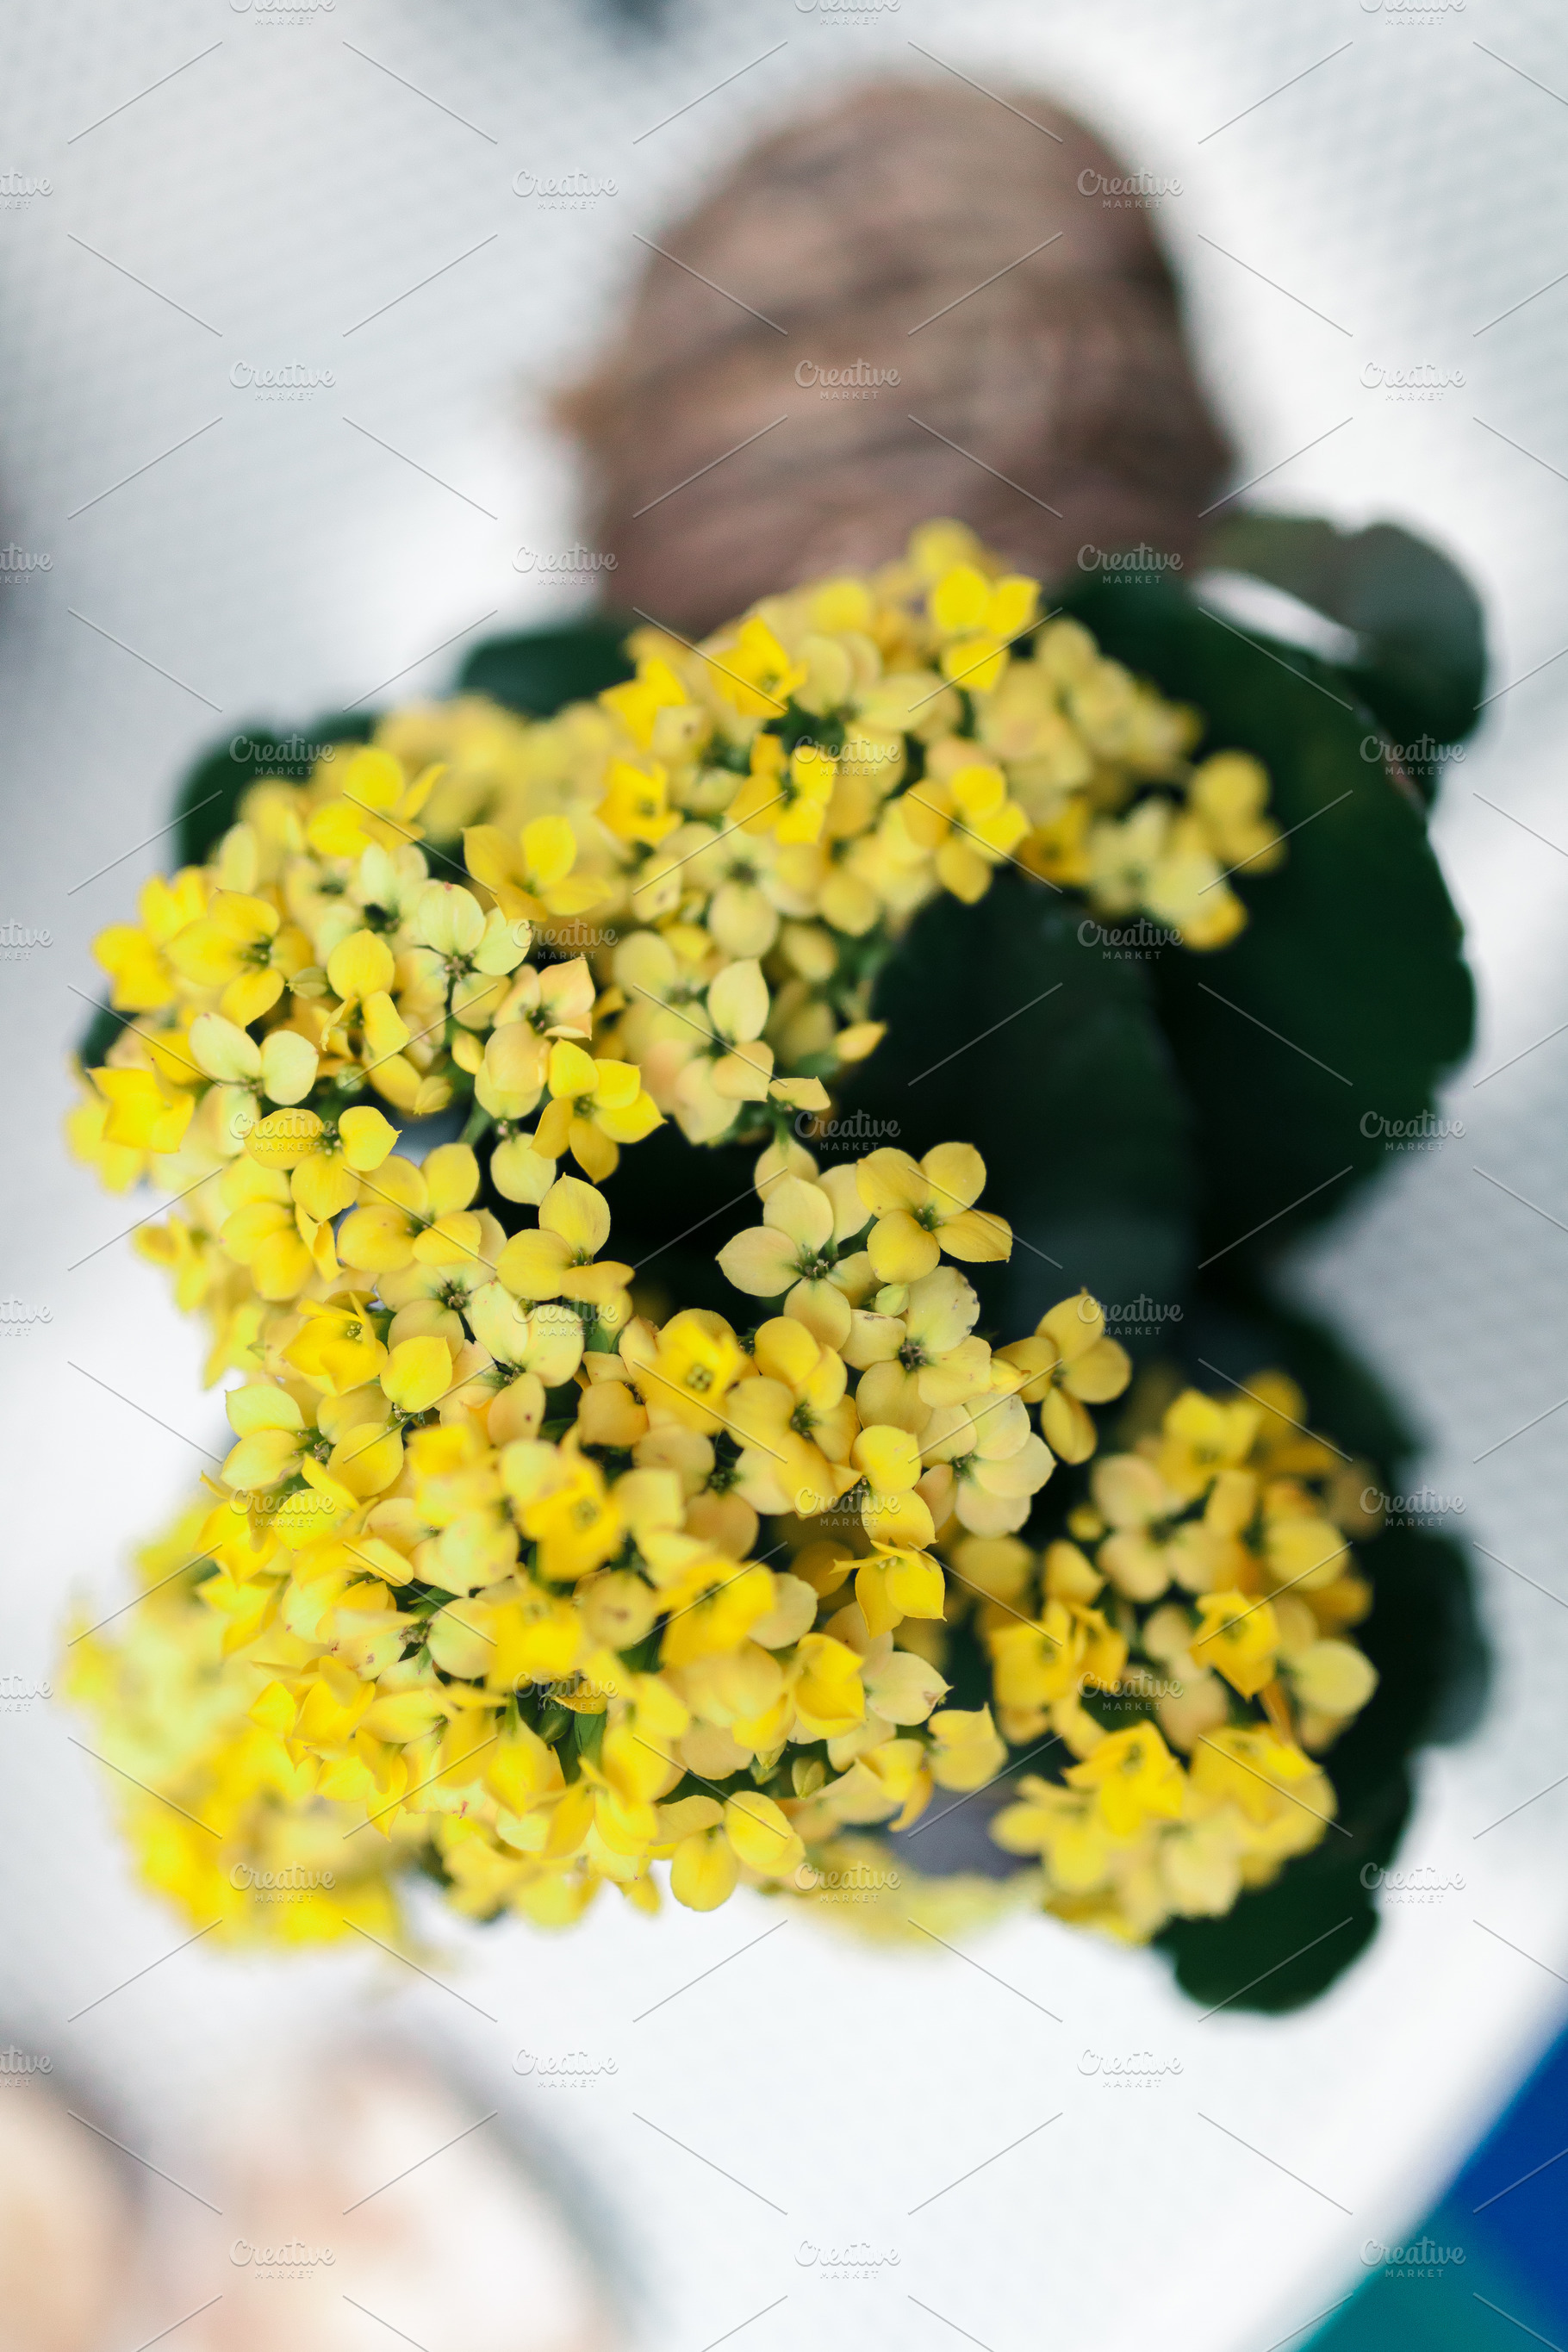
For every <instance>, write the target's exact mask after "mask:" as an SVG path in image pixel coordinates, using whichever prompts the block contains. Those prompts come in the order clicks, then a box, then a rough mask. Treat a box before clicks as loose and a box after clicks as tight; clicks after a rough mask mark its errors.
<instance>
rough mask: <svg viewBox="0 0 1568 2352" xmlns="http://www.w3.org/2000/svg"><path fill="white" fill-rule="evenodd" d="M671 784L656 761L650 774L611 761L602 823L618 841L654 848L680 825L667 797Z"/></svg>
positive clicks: (606, 782)
mask: <svg viewBox="0 0 1568 2352" xmlns="http://www.w3.org/2000/svg"><path fill="white" fill-rule="evenodd" d="M668 781H669V779H668V776H667V774H666V772H665V771H664V770H663V768H661V767H660V766H659V765H658V761H655V762H654V765H653V768H652V770H651V771H649V770H647V769H643V768H635V767H633V765H632V763H631V761H629V760H612V761H611V762H610V769H609V774H608V777H607V778H606V780H605V797H604V799H603V800H602V801H601V802H600V803H599V811H598V814H599V822H600V823H601V824H605V825H607V826H608V827H609V829H610V831H611V832H612V833H613V834H614V835H615V836H616V840H617V841H625V842H642V843H645V844H646V845H647V846H648V847H649V848H652V847H654V846H655V845H656V844H658V842H661V841H662V840H663V839H664V837H665V835H666V834H667V833H673V832H674V830H675V828H676V826H677V825H678V824H679V823H680V819H679V816H677V815H676V814H675V812H674V810H673V809H671V808H670V807H669V805H668V801H667V798H666V786H667V785H668Z"/></svg>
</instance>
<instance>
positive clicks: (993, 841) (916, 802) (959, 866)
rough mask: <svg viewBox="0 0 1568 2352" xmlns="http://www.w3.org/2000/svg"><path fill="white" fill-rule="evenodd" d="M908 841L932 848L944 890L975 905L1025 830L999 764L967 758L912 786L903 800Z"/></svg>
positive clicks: (1026, 822)
mask: <svg viewBox="0 0 1568 2352" xmlns="http://www.w3.org/2000/svg"><path fill="white" fill-rule="evenodd" d="M903 815H904V823H905V824H906V826H907V827H908V829H909V833H910V839H911V840H913V841H916V842H918V843H919V844H920V845H921V848H922V849H934V850H935V852H936V870H937V876H938V878H939V879H940V881H941V882H942V887H944V888H945V889H948V890H951V891H952V895H953V897H954V898H962V899H963V902H964V904H965V906H971V907H972V906H973V905H974V904H975V903H976V901H977V900H979V899H981V898H984V896H985V893H986V891H987V890H989V888H990V887H991V879H992V876H993V874H994V872H995V869H996V867H997V866H999V865H1000V864H1001V863H1002V861H1003V860H1004V858H1006V857H1008V856H1010V855H1011V853H1012V852H1013V851H1014V850H1015V849H1016V847H1017V845H1018V844H1019V842H1020V841H1022V839H1023V838H1024V835H1026V833H1027V832H1028V830H1029V820H1028V818H1027V816H1026V814H1025V813H1024V811H1023V810H1022V809H1021V808H1020V807H1019V806H1018V805H1017V803H1016V802H1015V801H1012V800H1010V799H1009V798H1008V796H1007V779H1006V777H1005V775H1004V774H1003V772H1002V771H1001V769H1000V768H996V767H992V766H989V765H988V764H986V763H985V762H984V761H966V762H965V763H964V764H963V766H962V767H959V768H957V769H955V770H954V772H953V773H952V775H951V776H948V777H946V778H945V779H943V778H942V777H940V776H930V777H927V778H926V779H924V780H922V781H921V782H920V783H918V784H914V785H911V787H910V790H909V792H908V793H905V795H904V800H903Z"/></svg>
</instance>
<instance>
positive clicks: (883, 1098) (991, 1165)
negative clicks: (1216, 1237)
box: [818, 873, 1193, 1335]
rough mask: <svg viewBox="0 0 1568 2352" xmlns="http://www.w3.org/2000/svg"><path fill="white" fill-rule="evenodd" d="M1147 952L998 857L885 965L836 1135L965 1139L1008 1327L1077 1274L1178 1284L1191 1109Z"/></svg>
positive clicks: (1158, 1288) (1188, 1199)
mask: <svg viewBox="0 0 1568 2352" xmlns="http://www.w3.org/2000/svg"><path fill="white" fill-rule="evenodd" d="M1150 971H1152V966H1151V965H1149V964H1145V963H1142V962H1138V961H1127V960H1123V959H1120V958H1118V957H1117V956H1116V955H1114V954H1113V953H1110V952H1107V951H1106V950H1105V949H1104V948H1103V946H1102V944H1101V943H1100V940H1099V937H1098V926H1095V925H1090V924H1086V923H1085V922H1084V920H1083V908H1082V906H1081V904H1080V903H1079V901H1077V900H1072V899H1067V898H1061V897H1058V895H1056V894H1055V893H1053V892H1052V891H1050V890H1049V889H1048V888H1047V887H1044V886H1043V885H1041V884H1039V883H1037V882H1033V881H1029V880H1026V878H1025V877H1022V876H1019V875H1016V874H1012V873H1004V874H1002V875H1000V876H999V877H998V878H997V879H996V881H995V882H994V884H993V885H992V887H991V890H990V892H989V893H988V895H987V896H986V897H985V898H984V899H982V900H981V902H980V904H979V905H978V906H975V907H964V906H962V905H961V904H960V903H959V901H958V900H957V899H955V898H948V897H946V896H945V895H944V896H943V897H942V898H938V899H935V900H933V901H932V902H931V905H930V906H928V907H927V908H924V909H923V910H922V911H921V914H920V916H919V917H918V918H917V919H916V921H915V922H914V924H913V925H912V926H911V928H910V931H909V932H908V934H907V935H906V937H905V939H904V940H902V942H901V943H900V947H899V949H898V950H897V951H896V953H895V954H894V955H893V956H892V958H891V959H890V960H889V962H888V964H887V965H886V966H885V968H884V970H883V972H882V975H881V979H880V982H879V986H878V990H877V996H876V1012H877V1014H878V1017H879V1019H885V1020H886V1021H887V1022H888V1023H889V1032H888V1035H887V1036H886V1038H885V1039H884V1040H883V1042H882V1044H881V1045H879V1047H878V1049H877V1051H876V1053H875V1054H874V1055H872V1056H871V1058H870V1060H869V1061H868V1062H867V1063H866V1064H865V1065H864V1066H863V1068H862V1070H861V1071H860V1072H859V1073H858V1076H857V1077H856V1079H855V1082H854V1084H853V1086H852V1087H850V1088H849V1089H848V1091H847V1096H846V1098H845V1102H844V1106H843V1108H842V1111H841V1112H840V1113H839V1118H840V1119H841V1121H843V1122H844V1123H845V1126H846V1132H845V1135H844V1139H843V1140H842V1141H841V1142H839V1143H838V1144H837V1150H838V1151H839V1152H840V1153H841V1154H842V1155H844V1156H847V1157H851V1158H858V1157H860V1156H861V1155H862V1154H864V1153H865V1152H866V1151H868V1150H873V1149H875V1148H876V1146H877V1145H879V1144H891V1145H895V1146H896V1147H898V1148H899V1149H900V1150H905V1151H910V1152H913V1153H914V1154H915V1156H916V1157H917V1158H918V1157H919V1156H920V1155H921V1153H923V1152H925V1151H927V1150H930V1148H931V1145H932V1144H935V1143H945V1142H949V1141H962V1142H967V1143H973V1144H974V1145H975V1147H976V1148H977V1150H979V1152H980V1154H981V1156H982V1158H983V1159H984V1161H985V1164H986V1170H987V1179H988V1181H987V1183H986V1187H985V1195H984V1205H985V1206H986V1207H987V1208H990V1209H994V1210H997V1211H999V1212H1000V1213H1001V1214H1002V1215H1003V1216H1005V1217H1006V1218H1007V1219H1008V1221H1009V1223H1011V1224H1012V1226H1013V1230H1014V1233H1015V1235H1016V1244H1015V1248H1014V1253H1013V1257H1012V1261H1011V1263H1010V1265H1005V1266H971V1267H968V1268H966V1269H965V1270H966V1272H967V1273H968V1274H969V1275H970V1276H971V1278H972V1279H973V1281H974V1283H975V1286H976V1288H977V1289H978V1290H979V1291H980V1294H981V1297H982V1300H983V1302H984V1307H985V1311H986V1315H987V1318H988V1319H991V1320H993V1321H994V1323H995V1324H996V1326H997V1327H998V1328H1005V1330H1006V1331H1007V1332H1008V1333H1009V1334H1011V1335H1016V1334H1017V1333H1020V1332H1024V1331H1027V1330H1031V1329H1032V1328H1034V1325H1035V1323H1036V1322H1037V1320H1038V1318H1039V1317H1040V1316H1041V1315H1042V1314H1043V1313H1044V1312H1045V1310H1046V1309H1047V1307H1051V1306H1053V1305H1054V1304H1055V1303H1056V1301H1057V1300H1058V1298H1061V1297H1065V1296H1066V1295H1067V1294H1068V1292H1070V1291H1074V1290H1076V1289H1078V1288H1079V1286H1080V1285H1083V1284H1087V1285H1088V1286H1089V1288H1090V1289H1091V1290H1093V1291H1094V1292H1095V1294H1096V1296H1097V1297H1106V1298H1111V1299H1121V1298H1131V1297H1136V1296H1137V1295H1138V1293H1139V1292H1140V1291H1142V1290H1147V1291H1149V1292H1150V1293H1151V1294H1152V1296H1153V1297H1160V1298H1170V1297H1174V1296H1177V1295H1179V1293H1180V1291H1181V1290H1182V1288H1183V1287H1184V1284H1185V1279H1186V1271H1187V1266H1188V1264H1189V1261H1190V1255H1191V1247H1192V1230H1191V1222H1190V1211H1191V1203H1192V1192H1193V1186H1192V1175H1191V1168H1190V1162H1189V1118H1188V1112H1187V1107H1186V1105H1185V1103H1184V1100H1183V1097H1182V1090H1181V1086H1180V1082H1179V1077H1178V1074H1177V1072H1176V1070H1175V1068H1174V1066H1173V1063H1172V1060H1171V1056H1170V1054H1169V1052H1168V1050H1167V1048H1166V1045H1165V1043H1164V1040H1163V1037H1162V1035H1161V1034H1160V1029H1159V1024H1158V1022H1157V1019H1156V1017H1155V1009H1154V1004H1153V1000H1152V992H1151V987H1150V981H1149V974H1150ZM818 1149H819V1150H822V1151H823V1153H824V1157H825V1164H831V1160H830V1154H829V1147H828V1146H827V1145H824V1146H821V1147H818Z"/></svg>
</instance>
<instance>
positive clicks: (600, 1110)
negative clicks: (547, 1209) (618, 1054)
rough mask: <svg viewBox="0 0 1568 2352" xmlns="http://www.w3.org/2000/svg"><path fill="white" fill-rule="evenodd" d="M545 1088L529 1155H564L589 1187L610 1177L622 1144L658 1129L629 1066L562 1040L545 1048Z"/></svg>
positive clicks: (656, 1115)
mask: <svg viewBox="0 0 1568 2352" xmlns="http://www.w3.org/2000/svg"><path fill="white" fill-rule="evenodd" d="M549 1085H550V1096H551V1099H550V1102H549V1104H548V1106H547V1107H546V1108H545V1109H544V1110H542V1112H541V1113H540V1117H539V1124H538V1126H537V1128H536V1129H535V1130H534V1137H533V1150H534V1151H535V1153H536V1154H537V1155H538V1156H539V1157H540V1158H541V1159H543V1160H559V1159H560V1157H561V1155H562V1153H563V1151H566V1150H570V1151H571V1154H572V1157H573V1158H574V1160H576V1162H577V1165H578V1166H579V1167H580V1168H581V1169H582V1170H583V1171H584V1174H585V1175H588V1176H591V1177H592V1178H593V1179H594V1180H595V1182H601V1183H602V1182H603V1181H604V1179H605V1177H606V1176H613V1175H614V1174H615V1171H616V1168H617V1167H618V1166H619V1165H620V1158H621V1152H620V1147H621V1145H622V1144H623V1143H640V1142H641V1141H642V1139H643V1137H644V1136H645V1135H651V1134H652V1133H653V1130H654V1129H655V1128H656V1127H662V1126H663V1124H664V1118H663V1115H662V1113H661V1112H660V1110H659V1108H658V1104H657V1103H656V1102H655V1101H654V1099H653V1097H652V1096H651V1095H650V1094H649V1093H648V1092H647V1088H646V1087H644V1086H643V1083H642V1077H641V1074H640V1072H639V1071H638V1069H637V1065H636V1064H635V1063H634V1062H610V1061H596V1060H595V1058H594V1057H593V1055H589V1054H585V1053H584V1051H583V1048H582V1047H581V1045H573V1044H572V1043H571V1041H570V1039H568V1038H564V1037H563V1038H559V1039H558V1040H557V1041H556V1043H555V1044H554V1045H552V1047H551V1049H550V1064H549Z"/></svg>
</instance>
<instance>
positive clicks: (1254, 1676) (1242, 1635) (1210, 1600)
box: [1189, 1592, 1279, 1698]
mask: <svg viewBox="0 0 1568 2352" xmlns="http://www.w3.org/2000/svg"><path fill="white" fill-rule="evenodd" d="M1198 1618H1199V1630H1198V1632H1197V1633H1196V1634H1195V1636H1194V1639H1193V1641H1192V1643H1190V1644H1189V1647H1190V1648H1191V1651H1192V1654H1193V1656H1194V1658H1195V1659H1196V1660H1197V1663H1198V1664H1199V1665H1200V1666H1212V1667H1213V1668H1214V1669H1215V1673H1216V1674H1222V1675H1224V1676H1225V1678H1226V1682H1227V1683H1229V1684H1230V1685H1232V1686H1233V1687H1234V1688H1235V1689H1237V1690H1238V1691H1239V1692H1240V1693H1241V1695H1242V1696H1243V1697H1244V1698H1256V1697H1257V1696H1258V1692H1259V1691H1260V1690H1261V1689H1262V1688H1263V1686H1264V1685H1265V1684H1266V1683H1268V1682H1271V1681H1272V1680H1273V1676H1274V1660H1275V1655H1276V1653H1277V1652H1278V1650H1279V1620H1278V1619H1277V1618H1276V1616H1275V1614H1274V1612H1273V1610H1272V1609H1271V1608H1270V1607H1269V1605H1268V1601H1249V1600H1248V1599H1247V1595H1246V1594H1245V1593H1243V1592H1205V1593H1203V1594H1202V1595H1201V1596H1200V1597H1199V1601H1198Z"/></svg>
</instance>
